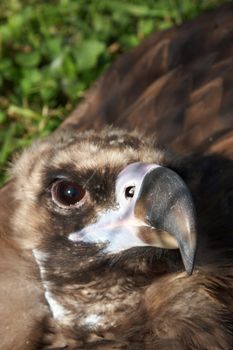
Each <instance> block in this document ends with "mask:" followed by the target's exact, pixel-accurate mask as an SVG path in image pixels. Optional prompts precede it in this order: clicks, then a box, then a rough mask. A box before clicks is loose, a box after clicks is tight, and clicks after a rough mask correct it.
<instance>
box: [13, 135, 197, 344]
mask: <svg viewBox="0 0 233 350" xmlns="http://www.w3.org/2000/svg"><path fill="white" fill-rule="evenodd" d="M169 163H170V164H169ZM167 164H169V167H172V162H171V160H170V159H169V157H168V155H166V154H165V153H164V152H161V151H158V150H155V148H154V147H153V140H151V139H144V138H143V137H139V136H138V134H137V133H132V134H128V133H124V132H122V131H119V130H111V129H106V130H104V131H103V132H102V133H101V134H95V132H86V133H83V134H81V135H77V134H72V133H70V132H67V134H65V133H64V132H63V134H62V135H59V134H55V135H54V136H53V138H50V139H49V140H47V141H41V142H39V143H37V144H35V145H34V146H33V147H32V148H31V149H30V150H28V151H25V153H24V154H23V155H22V156H21V158H20V159H19V160H18V161H17V162H16V163H15V165H14V167H13V170H12V175H13V177H14V179H15V192H14V193H15V201H16V203H17V211H16V212H15V214H14V217H13V222H12V228H13V232H14V240H15V241H16V242H17V244H19V245H20V246H21V247H22V249H23V250H24V251H32V253H33V256H34V259H35V261H36V264H37V265H38V268H39V272H40V276H41V279H42V283H43V287H44V293H45V298H46V300H47V302H48V305H49V308H50V310H51V314H52V318H53V319H54V320H55V321H56V322H57V324H58V325H59V326H61V327H62V328H63V329H65V330H66V331H67V332H69V336H70V337H71V338H72V339H75V344H76V345H75V346H77V344H78V343H77V342H81V343H82V342H83V343H84V344H89V343H90V344H91V343H92V342H95V341H96V339H98V337H100V338H101V339H102V338H103V339H105V340H106V339H108V340H109V341H111V339H112V337H113V336H112V335H111V334H113V333H114V332H115V331H116V329H118V331H120V329H121V327H122V325H123V324H127V323H132V322H133V319H134V312H135V311H138V307H139V305H140V304H141V298H142V295H143V294H144V292H145V289H146V288H147V287H148V286H149V285H150V284H151V282H152V281H153V280H155V279H156V278H158V276H160V275H162V274H166V273H168V272H172V271H176V270H177V269H178V270H181V271H182V270H183V269H184V267H183V265H182V261H181V258H180V254H179V251H178V249H175V250H167V249H163V248H164V245H165V248H167V247H168V248H178V247H180V243H182V240H183V239H185V240H186V238H184V237H185V235H186V234H187V235H189V234H191V233H187V232H185V233H182V237H180V236H179V237H180V238H178V241H179V242H178V241H177V239H175V238H176V237H175V238H174V237H172V235H171V233H172V232H168V233H163V232H162V231H161V229H160V227H158V228H157V227H151V226H149V224H148V222H147V221H146V220H147V219H148V215H149V214H148V215H147V211H145V213H144V212H143V211H144V207H146V205H148V204H146V203H148V200H149V199H148V198H149V197H148V196H149V195H147V197H146V198H144V199H143V193H141V194H140V189H141V186H142V184H144V182H145V181H144V179H145V177H146V176H147V174H148V173H149V172H150V171H151V174H152V171H154V170H155V169H158V168H160V167H161V166H163V167H166V166H167ZM164 169H166V168H164ZM126 173H127V175H126ZM135 174H136V175H135ZM172 176H173V175H172ZM147 177H148V176H147ZM178 181H179V180H178ZM146 185H147V184H144V187H146ZM179 186H180V185H179ZM182 186H183V185H182ZM185 192H186V189H185ZM121 196H124V198H123V197H122V198H123V199H121ZM137 196H138V197H137ZM67 198H68V202H69V200H71V202H69V203H68V205H67ZM142 200H144V202H143V205H141V204H140V203H141V201H142ZM162 200H163V199H162V198H161V199H160V201H162ZM134 202H135V203H134ZM130 203H134V204H135V206H134V204H130ZM149 203H150V202H149ZM139 204H140V205H139ZM119 207H120V209H119ZM122 208H123V209H122ZM125 208H126V209H125ZM129 208H130V209H129ZM179 208H180V207H179ZM122 210H123V211H122ZM179 210H180V209H179ZM182 210H183V209H182ZM186 211H187V210H186V209H185V210H184V211H183V212H182V213H184V215H186V214H185V212H186ZM126 214H127V215H126ZM142 214H143V215H142ZM176 215H177V214H176ZM179 215H180V214H179V213H178V216H179ZM168 216H169V217H170V214H169V215H168ZM191 216H192V212H189V214H188V216H187V218H188V219H187V220H193V218H191ZM125 222H126V223H125ZM177 222H178V221H177ZM169 227H170V226H169ZM157 229H159V230H157ZM176 230H177V228H176ZM192 235H193V233H192ZM155 237H157V238H156V239H155ZM192 237H193V236H192ZM192 239H193V238H192ZM164 242H166V243H164ZM177 242H178V243H177ZM190 244H191V246H192V249H191V250H192V254H191V253H190V254H191V255H190V256H192V257H191V258H190V259H191V260H192V264H193V259H194V252H195V241H193V243H188V245H190ZM167 245H168V246H167ZM191 250H189V251H188V252H191ZM181 253H182V250H181ZM185 261H186V260H184V263H185ZM192 266H193V265H192ZM191 269H192V268H191ZM190 271H191V270H190ZM81 343H80V344H81ZM83 343H82V344H83Z"/></svg>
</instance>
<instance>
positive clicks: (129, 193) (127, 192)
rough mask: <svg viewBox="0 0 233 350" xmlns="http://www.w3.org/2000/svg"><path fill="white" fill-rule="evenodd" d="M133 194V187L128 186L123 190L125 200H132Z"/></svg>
mask: <svg viewBox="0 0 233 350" xmlns="http://www.w3.org/2000/svg"><path fill="white" fill-rule="evenodd" d="M134 193H135V186H128V187H126V189H125V198H133V196H134Z"/></svg>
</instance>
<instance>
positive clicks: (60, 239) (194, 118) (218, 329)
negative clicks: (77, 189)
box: [0, 4, 233, 350]
mask: <svg viewBox="0 0 233 350" xmlns="http://www.w3.org/2000/svg"><path fill="white" fill-rule="evenodd" d="M232 14H233V6H232V4H228V5H225V6H223V7H222V8H221V9H219V10H216V11H214V12H212V13H209V14H205V15H203V16H202V17H200V18H199V19H196V20H194V21H192V22H189V23H187V24H185V25H183V26H181V27H180V28H177V29H172V30H169V31H166V32H162V33H159V34H156V35H155V36H153V37H151V38H149V39H147V40H146V41H145V42H144V43H143V44H142V45H141V46H139V47H138V48H136V49H135V50H134V51H132V52H131V53H129V54H127V55H125V56H122V58H120V59H119V61H118V62H116V63H115V65H113V66H112V68H110V70H109V71H108V72H107V73H106V74H105V75H104V76H103V77H102V78H101V79H100V82H99V83H98V84H97V86H96V87H95V88H93V89H92V90H91V91H90V93H89V94H88V95H87V98H86V100H85V101H84V103H83V105H81V106H80V107H79V108H78V109H77V111H75V112H74V114H73V115H72V116H71V117H70V118H68V119H67V121H66V122H65V123H64V125H63V127H62V128H61V129H60V131H58V132H56V133H55V134H54V135H53V136H51V137H50V138H49V139H48V140H45V141H43V142H39V143H37V144H36V145H35V146H34V147H33V148H32V149H31V150H28V151H25V153H24V154H23V155H22V156H21V158H20V159H19V160H18V161H17V162H16V164H15V166H14V168H13V171H12V177H13V180H12V181H11V182H10V183H8V184H7V185H6V186H5V188H3V189H2V190H1V191H2V192H1V203H0V217H1V229H0V233H1V245H0V250H1V258H0V266H1V267H0V269H1V277H0V278H1V284H0V285H1V288H0V293H1V294H0V296H1V295H3V297H2V296H1V300H4V303H1V307H2V310H1V320H3V321H4V322H1V327H0V332H2V334H3V336H4V337H3V336H2V334H1V337H2V339H3V347H2V348H3V350H8V349H9V350H10V349H14V350H19V349H25V350H33V349H34V350H35V349H42V348H43V349H49V348H50V349H63V348H65V347H66V346H67V347H66V348H67V349H97V350H98V349H100V350H102V349H103V350H104V349H109V350H110V349H133V350H137V349H145V350H150V349H158V350H160V349H164V350H165V349H169V350H170V349H190V350H194V349H216V350H217V349H218V350H219V349H224V350H227V349H232V347H233V268H232V263H233V261H232V260H233V252H232V249H233V237H232V231H233V218H232V196H233V188H232V178H233V166H232V158H233V153H232V152H233V147H232V142H233V139H232V137H233V127H232V118H233V114H232V107H233V106H232V101H233V99H232V44H233V40H232V39H233V32H232V30H233V25H232V24H233V23H232ZM139 82H140V83H139ZM109 85H111V89H109ZM108 123H109V124H114V126H121V127H124V128H125V129H126V130H127V129H128V132H125V131H124V132H122V131H117V130H115V129H113V130H112V131H111V130H110V129H104V130H101V129H103V126H104V125H105V124H108ZM135 126H136V127H138V128H139V129H140V130H141V132H142V133H143V134H151V133H154V132H155V133H156V138H155V139H156V144H154V141H153V139H154V138H153V139H150V138H147V137H146V136H140V135H141V134H140V133H137V132H135V133H130V132H129V131H130V130H131V129H133V128H134V127H135ZM90 127H94V128H95V129H96V132H91V131H90V132H85V133H84V132H82V133H79V132H78V130H82V131H83V130H87V129H89V128H90ZM161 148H162V149H163V148H171V149H172V150H175V151H177V152H178V153H179V156H176V157H174V156H173V154H170V153H169V152H164V151H163V150H162V151H161V150H160V149H161ZM135 162H143V163H153V164H159V165H163V166H165V167H169V168H171V169H173V170H174V171H175V172H176V173H178V174H179V175H180V176H181V177H182V178H183V180H184V181H185V183H186V184H187V186H188V188H189V190H190V192H191V193H192V197H193V200H194V203H195V207H196V212H197V213H196V217H197V226H198V250H197V255H196V264H195V269H194V272H193V274H192V275H191V276H188V275H187V274H186V272H185V271H184V267H183V264H182V260H181V256H180V253H179V251H178V250H167V249H161V248H155V247H134V248H131V249H129V250H125V251H123V252H121V253H117V254H113V255H111V254H110V255H108V254H102V253H100V250H99V246H98V245H97V246H96V245H95V244H90V245H89V244H87V242H85V241H81V242H79V241H77V240H76V241H75V240H74V242H72V241H71V240H69V239H67V237H69V235H70V234H71V233H73V232H76V231H78V232H82V231H80V230H82V229H83V228H84V227H88V225H90V223H92V224H93V223H94V224H95V222H96V221H97V222H98V217H99V216H100V217H101V215H102V213H103V212H104V211H106V209H107V208H110V209H111V208H114V206H115V205H116V204H117V202H116V198H115V196H114V193H115V184H116V183H117V181H118V180H117V179H118V178H119V174H121V171H122V170H123V169H125V168H126V167H127V166H128V164H131V163H135ZM64 177H65V178H66V177H68V179H69V181H71V182H72V183H73V182H75V183H78V184H79V185H81V186H82V187H84V188H85V191H86V192H85V193H86V197H84V198H85V199H82V198H83V197H82V193H81V197H82V198H81V197H80V198H81V199H80V203H84V204H83V205H81V206H80V207H77V208H76V209H75V210H74V208H73V209H72V210H71V209H69V210H67V208H62V207H60V206H59V205H58V206H57V204H58V203H57V202H59V201H60V200H61V199H62V198H61V197H57V193H58V192H56V191H58V188H57V187H56V186H55V187H53V183H54V181H63V179H64ZM143 181H144V180H143ZM58 183H59V182H58ZM143 184H144V182H143ZM146 198H147V197H146ZM139 199H140V201H141V199H142V198H141V197H140V196H139ZM82 200H83V201H84V202H82ZM160 200H161V201H163V199H162V198H161V197H160ZM140 201H138V203H139V202H140ZM143 203H147V201H145V202H143ZM140 210H142V211H143V210H144V208H143V207H140ZM140 213H141V211H140ZM165 216H166V215H165ZM178 216H179V215H178ZM96 232H98V231H96ZM84 233H85V232H84ZM100 233H101V232H100ZM85 234H86V233H85ZM88 234H89V231H87V237H89V236H88ZM142 234H143V235H144V234H145V235H146V236H142V237H143V239H145V237H146V238H147V239H148V233H145V232H143V233H142ZM91 237H92V236H91ZM76 238H77V237H76ZM149 238H151V237H149ZM183 239H184V236H182V240H183ZM181 252H182V251H181ZM35 261H36V263H35ZM6 271H9V273H8V274H6ZM39 275H40V277H39ZM8 276H9V277H8ZM40 278H41V280H42V283H40ZM18 281H20V282H21V283H22V288H21V287H16V286H18V283H19V282H18ZM42 285H43V286H42ZM16 289H17V292H16ZM6 294H7V298H6ZM29 294H30V297H29ZM11 305H14V308H15V306H16V311H15V313H13V311H12V310H11V309H10V306H11ZM25 309H26V310H27V314H26V315H25V314H24V311H25ZM28 311H29V312H28ZM15 314H17V315H18V316H17V317H15ZM19 320H20V322H18V321H19Z"/></svg>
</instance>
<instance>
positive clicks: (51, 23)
mask: <svg viewBox="0 0 233 350" xmlns="http://www.w3.org/2000/svg"><path fill="white" fill-rule="evenodd" d="M223 2H225V1H223V0H203V1H202V0H157V1H156V0H125V1H124V0H111V1H110V0H98V1H97V0H88V1H87V0H50V1H48V0H1V2H0V184H1V183H3V182H4V180H5V169H6V167H7V162H8V161H9V160H10V159H11V156H12V153H13V152H14V151H16V150H19V149H20V148H22V147H24V146H27V145H29V144H30V143H31V142H32V140H33V139H34V138H37V137H44V136H46V135H48V134H49V133H51V132H52V131H53V130H54V129H55V128H56V127H57V126H58V125H59V124H60V123H61V121H62V120H63V119H64V118H65V116H67V115H68V114H69V112H70V111H71V110H72V109H73V108H74V107H75V106H76V105H77V104H78V103H79V101H80V99H81V98H82V96H83V95H84V92H85V91H86V89H87V88H88V87H89V86H90V84H91V83H92V82H93V81H94V80H95V79H96V78H97V77H98V76H99V75H100V74H101V73H102V72H103V70H105V69H106V68H107V67H108V66H109V65H110V63H111V62H112V61H113V60H114V59H115V58H116V56H117V55H119V54H121V53H122V52H125V51H126V50H129V49H130V48H132V47H133V46H135V45H137V44H139V43H140V42H141V41H142V40H143V39H144V38H145V37H146V36H148V35H149V34H150V33H152V32H154V31H156V30H162V29H165V28H169V27H171V26H173V25H175V24H180V23H182V22H183V21H184V20H187V19H189V18H192V17H194V16H196V15H198V14H200V13H201V12H203V11H205V10H207V9H209V8H212V7H215V6H217V5H218V4H220V3H223Z"/></svg>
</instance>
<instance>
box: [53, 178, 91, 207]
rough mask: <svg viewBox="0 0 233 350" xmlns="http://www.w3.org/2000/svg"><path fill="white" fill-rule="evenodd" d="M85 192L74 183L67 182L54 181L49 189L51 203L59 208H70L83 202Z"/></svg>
mask: <svg viewBox="0 0 233 350" xmlns="http://www.w3.org/2000/svg"><path fill="white" fill-rule="evenodd" d="M85 195H86V190H85V189H84V188H83V187H82V186H81V185H79V184H78V183H76V182H73V181H68V180H58V181H55V182H54V183H53V185H52V188H51V196H52V200H53V202H54V203H55V204H56V205H58V206H59V207H61V208H72V207H77V206H79V205H81V204H82V203H83V202H84V200H83V199H84V197H85Z"/></svg>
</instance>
